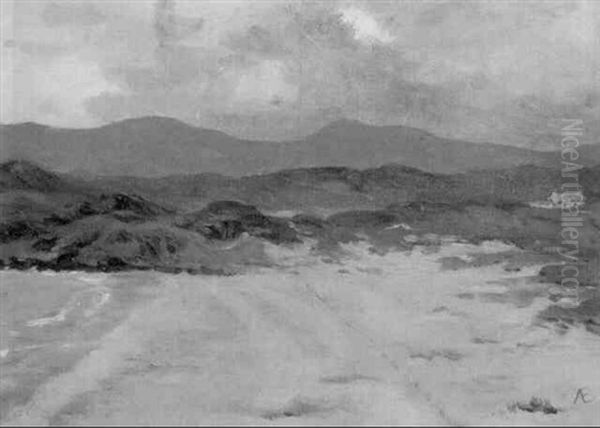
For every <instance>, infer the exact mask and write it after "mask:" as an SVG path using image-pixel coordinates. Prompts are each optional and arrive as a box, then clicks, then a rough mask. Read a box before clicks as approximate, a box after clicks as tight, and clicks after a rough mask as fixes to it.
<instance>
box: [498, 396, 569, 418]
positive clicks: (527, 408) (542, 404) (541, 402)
mask: <svg viewBox="0 0 600 428" xmlns="http://www.w3.org/2000/svg"><path fill="white" fill-rule="evenodd" d="M508 410H510V411H511V412H516V411H517V410H520V411H522V412H528V413H543V414H544V415H555V414H557V413H558V412H559V409H558V408H556V407H554V406H553V405H552V404H551V403H550V401H549V400H546V399H545V398H540V397H531V399H530V400H529V401H517V402H515V403H511V404H509V405H508Z"/></svg>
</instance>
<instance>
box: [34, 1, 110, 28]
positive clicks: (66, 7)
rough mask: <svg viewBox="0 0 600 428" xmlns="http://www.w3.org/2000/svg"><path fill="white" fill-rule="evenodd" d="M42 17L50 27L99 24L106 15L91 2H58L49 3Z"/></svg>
mask: <svg viewBox="0 0 600 428" xmlns="http://www.w3.org/2000/svg"><path fill="white" fill-rule="evenodd" d="M42 19H43V20H44V22H45V23H46V25H48V26H49V27H54V26H61V25H83V26H87V25H98V24H102V23H103V22H105V20H106V17H105V16H104V15H103V14H102V13H101V12H100V11H99V10H98V9H96V8H95V7H94V5H93V4H91V3H77V2H57V3H54V2H53V3H50V4H47V5H46V7H45V8H44V10H43V12H42Z"/></svg>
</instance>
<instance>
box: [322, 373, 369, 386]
mask: <svg viewBox="0 0 600 428" xmlns="http://www.w3.org/2000/svg"><path fill="white" fill-rule="evenodd" d="M378 380H379V379H377V378H376V377H373V376H366V375H362V374H359V373H353V374H349V375H335V376H323V377H322V378H321V379H320V381H321V382H322V383H333V384H342V385H345V384H348V383H354V382H359V381H371V382H373V381H378Z"/></svg>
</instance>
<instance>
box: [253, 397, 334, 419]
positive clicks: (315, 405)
mask: <svg viewBox="0 0 600 428" xmlns="http://www.w3.org/2000/svg"><path fill="white" fill-rule="evenodd" d="M331 410H332V409H331V408H330V407H328V406H325V405H323V404H322V403H319V402H317V401H313V400H306V399H301V398H296V399H294V400H292V401H291V402H290V403H289V404H287V405H285V406H283V407H282V408H281V409H277V410H274V411H270V412H266V413H263V415H262V417H263V418H265V419H269V420H275V419H281V418H298V417H302V416H312V415H315V414H322V413H326V412H329V411H331Z"/></svg>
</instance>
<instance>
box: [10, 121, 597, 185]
mask: <svg viewBox="0 0 600 428" xmlns="http://www.w3.org/2000/svg"><path fill="white" fill-rule="evenodd" d="M580 151H581V157H580V159H582V163H583V164H584V166H592V165H595V164H598V163H600V145H588V146H581V147H580ZM9 159H23V160H29V161H32V162H34V163H37V164H40V165H42V166H43V167H45V168H48V169H50V170H53V171H59V172H72V171H74V170H81V171H86V172H87V173H89V174H91V175H108V176H119V175H134V176H140V177H157V176H168V175H173V174H195V173H218V174H222V175H227V176H234V177H240V176H246V175H252V174H261V173H269V172H274V171H278V170H282V169H291V168H305V167H319V166H348V167H353V168H372V167H377V166H381V165H383V164H386V163H398V164H403V165H406V166H409V167H413V168H418V169H421V170H424V171H428V172H434V173H458V172H466V171H469V170H474V169H499V168H506V167H512V166H517V165H523V164H533V165H538V166H548V167H556V166H559V165H560V154H559V153H558V152H552V151H550V152H542V151H534V150H530V149H524V148H519V147H514V146H508V145H498V144H482V143H473V142H468V141H462V140H454V139H447V138H441V137H437V136H435V135H434V134H431V133H429V132H427V131H423V130H420V129H417V128H411V127H405V126H374V125H369V124H365V123H362V122H359V121H354V120H347V119H344V120H338V121H335V122H332V123H330V124H329V125H326V126H325V127H323V128H321V129H319V130H317V131H316V132H314V133H312V134H310V135H308V136H306V137H305V138H303V139H297V140H290V141H282V142H274V141H259V140H245V139H240V138H237V137H233V136H230V135H228V134H226V133H224V132H221V131H218V130H213V129H207V128H199V127H195V126H193V125H189V124H187V123H184V122H181V121H179V120H177V119H172V118H168V117H161V116H146V117H141V118H132V119H126V120H123V121H118V122H113V123H110V124H107V125H103V126H101V127H97V128H89V129H68V128H53V127H49V126H46V125H40V124H36V123H32V122H25V123H20V124H11V125H0V161H7V160H9Z"/></svg>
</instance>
